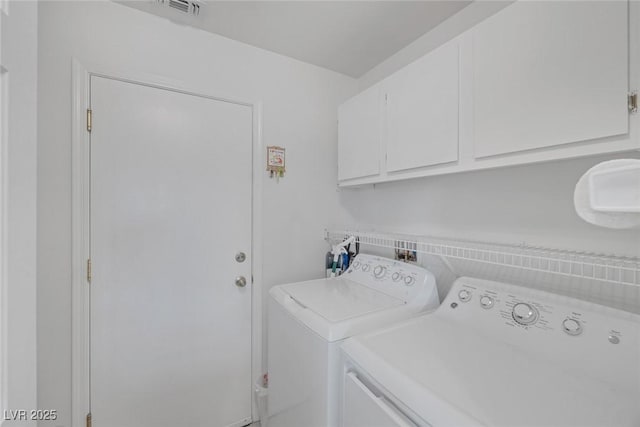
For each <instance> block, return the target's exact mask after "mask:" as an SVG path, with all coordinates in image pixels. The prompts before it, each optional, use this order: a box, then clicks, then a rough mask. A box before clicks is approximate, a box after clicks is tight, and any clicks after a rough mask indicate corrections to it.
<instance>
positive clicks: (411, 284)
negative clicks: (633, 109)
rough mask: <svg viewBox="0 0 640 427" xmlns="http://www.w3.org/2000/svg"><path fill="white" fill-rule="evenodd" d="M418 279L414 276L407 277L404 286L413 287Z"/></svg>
mask: <svg viewBox="0 0 640 427" xmlns="http://www.w3.org/2000/svg"><path fill="white" fill-rule="evenodd" d="M415 281H416V279H414V278H413V277H412V276H407V277H405V278H404V284H405V285H407V286H413V284H414V283H415Z"/></svg>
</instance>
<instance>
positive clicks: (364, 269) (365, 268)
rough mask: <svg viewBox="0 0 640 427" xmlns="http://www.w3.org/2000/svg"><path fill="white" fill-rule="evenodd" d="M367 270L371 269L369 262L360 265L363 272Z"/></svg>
mask: <svg viewBox="0 0 640 427" xmlns="http://www.w3.org/2000/svg"><path fill="white" fill-rule="evenodd" d="M369 270H371V266H370V265H369V264H364V265H363V266H362V271H364V272H365V273H366V272H367V271H369Z"/></svg>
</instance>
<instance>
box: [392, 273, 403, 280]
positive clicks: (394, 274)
mask: <svg viewBox="0 0 640 427" xmlns="http://www.w3.org/2000/svg"><path fill="white" fill-rule="evenodd" d="M400 277H401V276H400V273H398V272H397V271H396V272H395V273H393V274H392V275H391V280H393V281H394V282H397V281H398V280H400Z"/></svg>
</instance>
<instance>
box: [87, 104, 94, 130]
mask: <svg viewBox="0 0 640 427" xmlns="http://www.w3.org/2000/svg"><path fill="white" fill-rule="evenodd" d="M92 115H93V111H91V109H90V108H87V132H91V124H92V123H91V122H92Z"/></svg>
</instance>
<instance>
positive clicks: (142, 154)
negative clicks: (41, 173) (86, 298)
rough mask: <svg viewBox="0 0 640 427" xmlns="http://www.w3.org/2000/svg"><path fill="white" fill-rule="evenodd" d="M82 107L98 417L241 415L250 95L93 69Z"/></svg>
mask: <svg viewBox="0 0 640 427" xmlns="http://www.w3.org/2000/svg"><path fill="white" fill-rule="evenodd" d="M91 108H92V110H93V129H92V132H91V259H92V276H93V277H92V281H91V285H90V286H91V387H90V388H91V412H92V418H93V426H94V427H176V426H183V427H199V426H207V427H222V426H230V425H233V426H239V425H244V424H247V423H249V422H250V421H251V392H252V389H251V384H252V381H251V289H250V287H251V285H250V282H251V259H250V253H251V252H250V249H251V164H252V161H251V156H252V109H251V108H250V107H248V106H243V105H238V104H234V103H229V102H222V101H218V100H213V99H209V98H205V97H199V96H195V95H189V94H184V93H179V92H175V91H170V90H164V89H159V88H154V87H149V86H144V85H138V84H132V83H126V82H123V81H118V80H112V79H107V78H100V77H92V78H91ZM241 251H242V252H244V253H246V255H247V258H246V260H245V261H244V262H242V263H241V262H237V261H236V260H235V255H236V253H237V252H241ZM238 276H244V277H245V278H246V280H247V286H245V287H239V286H236V284H235V279H236V277H238Z"/></svg>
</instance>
